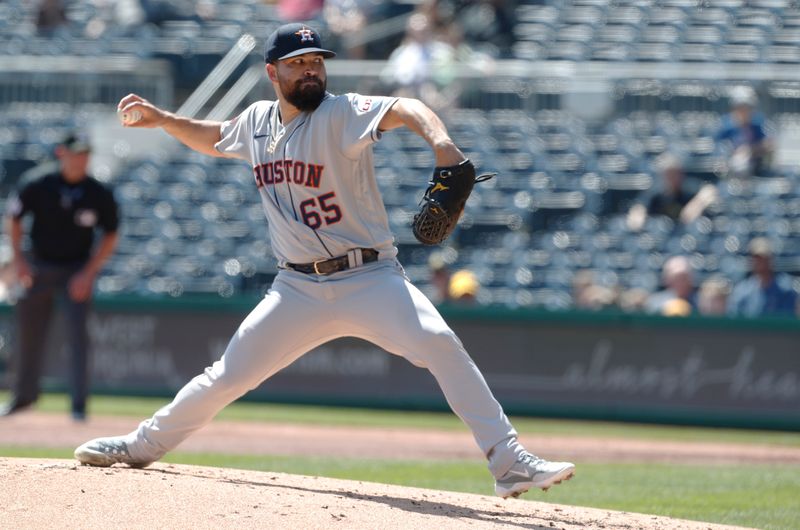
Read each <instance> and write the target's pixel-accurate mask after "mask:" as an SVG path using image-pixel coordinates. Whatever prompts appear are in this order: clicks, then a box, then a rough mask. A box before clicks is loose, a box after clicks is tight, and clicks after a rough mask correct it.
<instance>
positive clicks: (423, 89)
mask: <svg viewBox="0 0 800 530" xmlns="http://www.w3.org/2000/svg"><path fill="white" fill-rule="evenodd" d="M454 54H455V50H454V49H453V47H452V46H451V45H450V44H449V43H448V42H447V41H446V40H445V39H444V36H443V35H442V34H439V33H438V32H436V31H435V30H434V28H433V27H432V25H431V21H430V19H429V18H428V16H427V15H425V14H422V13H414V14H413V15H411V16H410V17H409V18H408V23H407V25H406V34H405V37H404V38H403V42H401V43H400V46H398V47H397V48H396V49H395V50H394V51H393V52H392V54H391V55H390V56H389V60H388V61H387V63H386V68H385V69H384V71H383V72H382V74H381V76H382V77H383V79H384V82H386V83H387V84H389V85H391V86H392V87H394V89H395V95H398V96H406V97H416V98H420V99H422V100H423V101H425V102H426V103H428V104H429V105H431V106H433V107H434V108H437V107H441V106H442V104H441V103H439V101H438V100H439V99H441V98H442V97H444V96H443V95H442V94H441V93H440V86H439V84H438V79H437V77H438V76H439V75H440V70H441V69H442V68H445V67H446V65H447V64H448V63H450V62H451V61H452V60H453V58H454Z"/></svg>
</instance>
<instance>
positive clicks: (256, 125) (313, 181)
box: [216, 94, 397, 263]
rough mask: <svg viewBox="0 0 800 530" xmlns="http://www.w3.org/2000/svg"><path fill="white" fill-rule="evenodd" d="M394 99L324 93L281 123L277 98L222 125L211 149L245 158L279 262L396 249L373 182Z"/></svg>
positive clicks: (384, 253)
mask: <svg viewBox="0 0 800 530" xmlns="http://www.w3.org/2000/svg"><path fill="white" fill-rule="evenodd" d="M395 101H396V98H391V97H381V96H369V97H366V96H361V95H358V94H344V95H341V96H334V95H332V94H326V96H325V99H323V101H322V103H321V104H320V106H319V107H318V108H317V109H316V110H315V111H313V112H310V113H309V112H303V113H301V114H299V115H298V116H297V117H295V118H294V119H293V120H292V121H291V122H290V123H289V124H287V125H286V126H285V127H284V125H283V124H282V123H281V122H280V117H279V107H278V103H277V102H274V101H259V102H256V103H254V104H252V105H250V106H249V107H248V108H247V109H245V110H244V112H242V113H241V114H240V115H239V116H237V117H235V118H233V119H231V120H229V121H226V122H224V123H223V124H222V127H221V129H220V135H221V140H220V141H219V142H218V143H217V144H216V149H217V150H218V151H219V152H220V153H222V154H224V155H225V156H228V157H232V158H240V159H242V160H247V161H248V162H250V164H251V166H252V167H253V177H254V182H255V185H256V188H257V189H258V192H259V194H260V196H261V204H262V206H263V208H264V214H265V215H266V218H267V221H268V226H269V235H270V240H271V243H272V249H273V251H274V252H275V256H276V257H277V258H278V260H279V261H281V262H290V263H309V262H313V261H316V260H320V259H327V258H331V257H334V256H341V255H344V254H346V253H347V251H348V250H350V249H352V248H358V247H363V248H374V249H377V250H378V251H380V257H381V259H386V258H392V257H394V256H395V255H396V254H397V249H396V247H395V246H394V244H393V236H392V234H391V232H390V231H389V220H388V218H387V215H386V210H385V208H384V206H383V199H382V198H381V195H380V192H379V190H378V185H377V182H376V180H375V169H374V165H373V159H372V144H373V143H375V142H377V141H378V140H379V139H380V137H381V132H380V131H379V130H378V124H379V123H380V121H381V119H382V118H383V116H384V115H385V114H386V112H387V111H388V110H389V108H390V107H391V106H392V104H394V102H395Z"/></svg>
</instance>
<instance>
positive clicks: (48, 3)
mask: <svg viewBox="0 0 800 530" xmlns="http://www.w3.org/2000/svg"><path fill="white" fill-rule="evenodd" d="M67 22H68V20H67V10H66V9H65V8H64V4H63V2H62V1H61V0H41V1H40V2H39V7H38V9H37V11H36V29H37V30H38V31H39V33H40V34H43V35H50V34H52V33H53V31H54V30H56V29H57V28H60V27H61V26H64V25H66V24H67Z"/></svg>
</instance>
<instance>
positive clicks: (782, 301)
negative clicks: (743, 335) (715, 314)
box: [728, 237, 797, 317]
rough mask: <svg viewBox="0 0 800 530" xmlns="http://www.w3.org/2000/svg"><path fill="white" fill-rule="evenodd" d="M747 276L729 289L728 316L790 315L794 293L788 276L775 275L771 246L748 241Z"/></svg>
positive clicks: (794, 305)
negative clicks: (748, 270)
mask: <svg viewBox="0 0 800 530" xmlns="http://www.w3.org/2000/svg"><path fill="white" fill-rule="evenodd" d="M749 251H750V271H751V273H750V275H749V276H748V277H747V278H746V279H744V280H742V281H741V282H739V283H737V284H736V286H735V287H734V288H733V293H732V294H731V297H730V301H729V304H728V314H729V315H731V316H740V317H761V316H793V315H795V314H796V311H797V293H796V292H795V291H794V289H793V288H792V278H791V277H790V276H789V275H788V274H782V273H780V274H779V273H776V272H775V268H774V266H773V263H772V245H771V244H770V242H769V240H768V239H766V238H763V237H757V238H755V239H753V240H752V241H751V242H750V246H749Z"/></svg>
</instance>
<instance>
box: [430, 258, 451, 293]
mask: <svg viewBox="0 0 800 530" xmlns="http://www.w3.org/2000/svg"><path fill="white" fill-rule="evenodd" d="M428 268H429V269H430V272H431V280H430V283H431V285H432V286H433V292H432V293H430V296H429V297H428V298H430V299H431V302H433V303H434V304H442V303H445V302H448V301H449V300H450V276H451V274H450V269H449V268H448V266H447V262H446V261H445V259H444V256H442V253H441V252H432V253H431V255H430V256H429V257H428Z"/></svg>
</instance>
